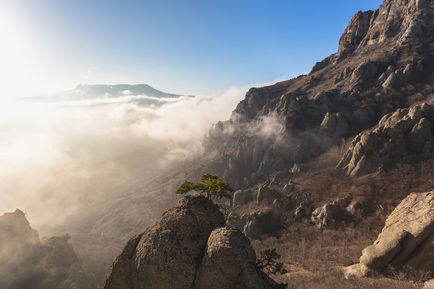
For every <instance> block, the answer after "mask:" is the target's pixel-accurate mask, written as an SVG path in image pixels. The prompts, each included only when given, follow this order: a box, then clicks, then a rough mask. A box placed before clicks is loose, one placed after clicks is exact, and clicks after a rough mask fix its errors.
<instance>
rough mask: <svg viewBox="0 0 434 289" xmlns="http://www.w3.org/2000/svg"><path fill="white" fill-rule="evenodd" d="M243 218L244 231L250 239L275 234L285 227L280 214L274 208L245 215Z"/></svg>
mask: <svg viewBox="0 0 434 289" xmlns="http://www.w3.org/2000/svg"><path fill="white" fill-rule="evenodd" d="M243 219H245V225H244V228H243V233H244V234H245V235H246V236H247V237H249V238H250V239H260V238H262V237H264V236H270V235H274V234H276V233H278V232H279V231H280V230H281V229H282V228H283V223H282V220H281V217H280V215H279V214H278V213H277V212H274V211H272V210H266V211H259V212H253V213H250V214H248V215H245V216H243Z"/></svg>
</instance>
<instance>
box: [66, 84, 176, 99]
mask: <svg viewBox="0 0 434 289" xmlns="http://www.w3.org/2000/svg"><path fill="white" fill-rule="evenodd" d="M127 95H146V96H150V97H158V98H163V97H169V98H177V97H180V96H181V95H179V94H173V93H167V92H162V91H160V90H157V89H155V88H153V87H152V86H149V85H147V84H115V85H108V84H79V85H77V86H76V87H75V88H74V89H71V90H68V91H65V92H63V93H61V94H60V96H61V98H67V99H68V98H77V97H79V98H85V99H88V98H101V97H104V98H113V97H120V96H127Z"/></svg>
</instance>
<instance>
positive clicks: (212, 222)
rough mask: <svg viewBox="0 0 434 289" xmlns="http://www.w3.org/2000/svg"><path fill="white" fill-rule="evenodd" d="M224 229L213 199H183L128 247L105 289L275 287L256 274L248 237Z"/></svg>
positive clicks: (233, 230) (234, 230)
mask: <svg viewBox="0 0 434 289" xmlns="http://www.w3.org/2000/svg"><path fill="white" fill-rule="evenodd" d="M223 224H224V218H223V215H222V213H220V211H219V208H218V206H217V205H215V204H214V203H213V202H212V201H211V200H209V199H207V198H205V197H203V196H187V197H185V198H184V199H181V200H180V201H178V203H177V204H176V205H175V206H174V207H173V208H172V209H170V210H168V211H167V212H165V213H164V214H163V217H162V219H161V221H160V222H158V223H157V224H155V225H154V226H152V227H151V228H149V229H148V230H146V231H145V232H144V233H142V234H141V235H138V236H137V237H134V238H132V239H131V240H130V241H129V242H128V243H127V245H126V247H125V249H124V251H123V252H122V254H121V255H120V256H119V257H118V258H117V259H116V261H115V262H114V264H113V267H112V271H111V274H110V275H109V277H108V278H107V280H106V283H105V286H104V288H105V289H147V288H150V289H151V288H152V289H158V288H161V289H163V288H164V289H167V288H171V289H187V288H188V289H190V288H197V289H202V288H203V289H205V288H222V289H223V288H227V289H230V288H240V289H241V288H245V289H248V288H258V289H259V288H273V286H275V285H276V284H275V283H274V282H273V281H272V280H271V279H268V278H267V277H266V276H264V275H263V274H262V273H260V272H258V270H257V268H256V265H255V263H254V260H255V254H254V251H253V249H252V248H251V246H250V243H249V242H248V240H247V238H246V237H245V236H244V235H242V233H240V232H239V231H238V230H236V229H226V228H219V227H221V226H223ZM218 228H219V229H218ZM252 262H253V263H252ZM229 268H231V269H230V270H228V269H229ZM240 268H244V269H245V270H242V274H241V271H240ZM237 272H238V273H237ZM235 273H236V274H235ZM216 280H218V282H216ZM248 280H255V281H256V283H255V284H252V283H249V282H248ZM245 286H252V287H245Z"/></svg>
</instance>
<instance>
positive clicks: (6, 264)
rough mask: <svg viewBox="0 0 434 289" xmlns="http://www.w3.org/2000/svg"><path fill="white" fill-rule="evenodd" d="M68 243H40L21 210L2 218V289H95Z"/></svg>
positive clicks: (60, 240) (55, 239)
mask: <svg viewBox="0 0 434 289" xmlns="http://www.w3.org/2000/svg"><path fill="white" fill-rule="evenodd" d="M68 240H69V236H68V235H65V236H61V237H51V238H49V239H47V240H44V241H41V240H40V239H39V234H38V232H37V231H36V230H34V229H32V227H31V226H30V223H29V222H28V220H27V218H26V216H25V214H24V213H23V212H22V211H20V210H18V209H17V210H16V211H15V212H13V213H5V214H4V215H2V216H0V288H5V289H6V288H7V289H15V288H19V289H71V288H82V289H94V288H96V284H95V283H96V282H95V280H94V278H93V277H92V275H91V274H89V273H88V272H87V271H86V270H85V269H83V267H82V265H81V262H80V260H79V259H78V257H77V255H76V254H75V252H74V250H73V248H72V246H71V245H70V244H69V242H68Z"/></svg>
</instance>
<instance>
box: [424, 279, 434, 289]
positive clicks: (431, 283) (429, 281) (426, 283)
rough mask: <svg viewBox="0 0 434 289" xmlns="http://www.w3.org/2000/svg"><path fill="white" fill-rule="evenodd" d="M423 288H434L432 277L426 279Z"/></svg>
mask: <svg viewBox="0 0 434 289" xmlns="http://www.w3.org/2000/svg"><path fill="white" fill-rule="evenodd" d="M423 289H434V279H431V280H428V281H426V282H425V284H424V286H423Z"/></svg>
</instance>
